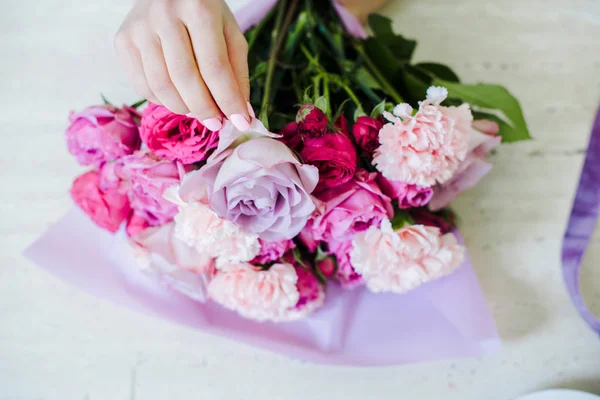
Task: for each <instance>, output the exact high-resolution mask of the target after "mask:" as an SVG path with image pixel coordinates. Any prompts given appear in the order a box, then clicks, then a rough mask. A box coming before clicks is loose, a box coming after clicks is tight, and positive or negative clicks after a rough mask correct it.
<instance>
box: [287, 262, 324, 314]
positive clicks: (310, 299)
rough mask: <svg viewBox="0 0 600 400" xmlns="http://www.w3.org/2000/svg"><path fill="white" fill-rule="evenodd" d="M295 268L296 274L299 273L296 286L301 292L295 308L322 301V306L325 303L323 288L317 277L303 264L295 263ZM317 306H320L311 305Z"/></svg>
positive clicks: (300, 308) (298, 308) (299, 308)
mask: <svg viewBox="0 0 600 400" xmlns="http://www.w3.org/2000/svg"><path fill="white" fill-rule="evenodd" d="M294 268H295V270H296V275H298V281H297V282H296V288H297V289H298V294H299V296H298V302H297V303H296V307H295V308H296V309H297V310H302V309H304V308H305V307H307V306H309V305H310V304H312V303H314V302H320V304H319V306H320V305H321V304H322V303H323V301H322V297H323V288H322V287H321V284H320V283H319V280H318V279H317V277H316V276H315V275H314V274H313V273H311V272H310V271H309V270H307V269H305V268H303V267H301V266H298V265H295V266H294ZM317 307H318V306H316V307H315V306H311V307H310V308H317Z"/></svg>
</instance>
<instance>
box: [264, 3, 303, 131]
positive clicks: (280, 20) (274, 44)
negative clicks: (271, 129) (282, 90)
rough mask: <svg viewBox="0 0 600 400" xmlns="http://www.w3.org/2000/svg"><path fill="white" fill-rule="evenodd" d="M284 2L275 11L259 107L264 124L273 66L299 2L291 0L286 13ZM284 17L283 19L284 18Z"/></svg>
mask: <svg viewBox="0 0 600 400" xmlns="http://www.w3.org/2000/svg"><path fill="white" fill-rule="evenodd" d="M286 3H287V1H286V0H281V1H280V2H279V3H278V4H277V6H278V7H279V10H277V11H278V12H277V19H276V21H275V28H274V29H273V32H272V33H271V50H270V51H269V63H268V66H267V76H266V82H265V91H264V93H263V99H262V103H261V107H260V120H261V121H262V122H263V123H264V122H267V121H268V118H269V116H268V114H269V104H270V103H271V101H272V93H271V92H272V90H273V87H272V86H273V75H274V73H275V66H276V64H277V57H278V55H279V51H280V50H281V47H282V45H283V41H284V40H285V38H286V37H287V34H288V27H289V26H290V24H291V23H292V20H293V19H294V14H295V12H296V8H298V4H299V3H300V0H292V3H291V4H290V6H289V7H287V13H285V11H286V7H285V6H286ZM284 15H285V18H284Z"/></svg>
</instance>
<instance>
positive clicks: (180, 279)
mask: <svg viewBox="0 0 600 400" xmlns="http://www.w3.org/2000/svg"><path fill="white" fill-rule="evenodd" d="M174 228H175V225H174V223H173V222H169V223H167V224H165V225H162V226H159V227H151V228H148V229H145V230H143V231H141V232H140V233H138V234H137V235H135V236H132V237H131V240H130V244H131V246H132V247H131V249H132V251H133V256H134V258H135V260H136V262H137V263H138V266H139V268H140V269H141V270H142V272H144V273H146V274H147V275H149V276H152V277H154V278H155V279H157V280H158V281H159V282H162V283H163V284H165V285H167V286H169V287H171V288H172V289H173V290H176V291H178V292H180V293H182V294H184V295H186V296H187V297H190V298H193V299H194V300H198V301H205V300H206V297H207V288H208V282H209V281H210V279H211V277H212V274H213V272H214V260H213V259H212V258H210V257H209V256H207V255H206V254H202V253H199V252H197V251H196V250H195V249H194V248H192V247H190V246H188V245H187V244H185V243H183V242H182V241H180V240H179V239H177V237H176V236H175V229H174Z"/></svg>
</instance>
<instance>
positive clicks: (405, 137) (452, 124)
mask: <svg viewBox="0 0 600 400" xmlns="http://www.w3.org/2000/svg"><path fill="white" fill-rule="evenodd" d="M447 94H448V92H447V90H446V89H444V88H438V87H434V86H432V87H430V88H429V89H428V90H427V99H426V100H425V101H423V102H421V103H420V104H419V110H418V111H417V113H416V114H415V115H414V116H413V115H412V108H411V107H410V105H408V104H399V105H398V106H396V108H395V109H394V114H391V113H389V112H386V113H384V116H385V118H386V119H387V120H389V121H390V122H389V123H387V124H385V125H384V126H383V128H381V130H380V131H379V143H380V146H379V147H378V148H377V150H376V151H375V155H374V157H373V164H374V165H376V166H377V169H378V170H379V171H380V172H381V173H382V174H383V175H384V176H385V177H386V178H387V179H389V180H394V181H402V182H405V183H407V184H414V185H419V186H422V187H429V186H432V185H434V184H435V183H436V182H439V183H443V182H445V181H447V180H449V179H450V178H451V177H452V175H453V174H454V172H455V171H456V170H457V168H458V166H459V165H460V163H461V162H462V161H463V160H464V159H465V157H466V155H467V150H468V137H469V133H470V131H471V123H472V121H473V116H472V115H471V110H470V109H469V106H468V105H467V104H463V105H461V106H459V107H454V106H453V107H444V106H441V105H440V103H441V102H442V101H443V100H444V99H445V98H446V96H447Z"/></svg>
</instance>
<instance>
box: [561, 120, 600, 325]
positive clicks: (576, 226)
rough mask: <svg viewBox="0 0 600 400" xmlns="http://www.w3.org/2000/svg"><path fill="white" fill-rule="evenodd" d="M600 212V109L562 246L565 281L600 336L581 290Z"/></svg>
mask: <svg viewBox="0 0 600 400" xmlns="http://www.w3.org/2000/svg"><path fill="white" fill-rule="evenodd" d="M599 212H600V109H599V110H598V113H597V114H596V119H595V122H594V125H593V126H592V133H591V136H590V142H589V145H588V148H587V151H586V157H585V162H584V164H583V170H582V171H581V177H580V179H579V185H578V187H577V192H576V194H575V200H574V202H573V208H572V210H571V216H570V217H569V223H568V225H567V229H566V232H565V236H564V239H563V245H562V262H563V277H564V280H565V283H566V285H567V290H568V292H569V296H571V300H572V301H573V304H574V305H575V308H577V311H578V312H579V314H580V315H581V316H582V317H583V319H584V320H585V322H586V323H587V324H588V325H589V326H590V328H592V329H593V330H594V332H596V333H597V334H598V335H600V320H598V318H596V317H595V316H594V314H592V312H591V311H590V310H589V309H588V308H587V307H586V305H585V303H584V301H583V297H582V295H581V289H580V286H579V273H580V269H581V261H582V260H583V256H584V254H585V251H586V249H587V247H588V245H589V242H590V238H591V237H592V234H593V233H594V228H595V226H596V224H597V222H598V215H599Z"/></svg>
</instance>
